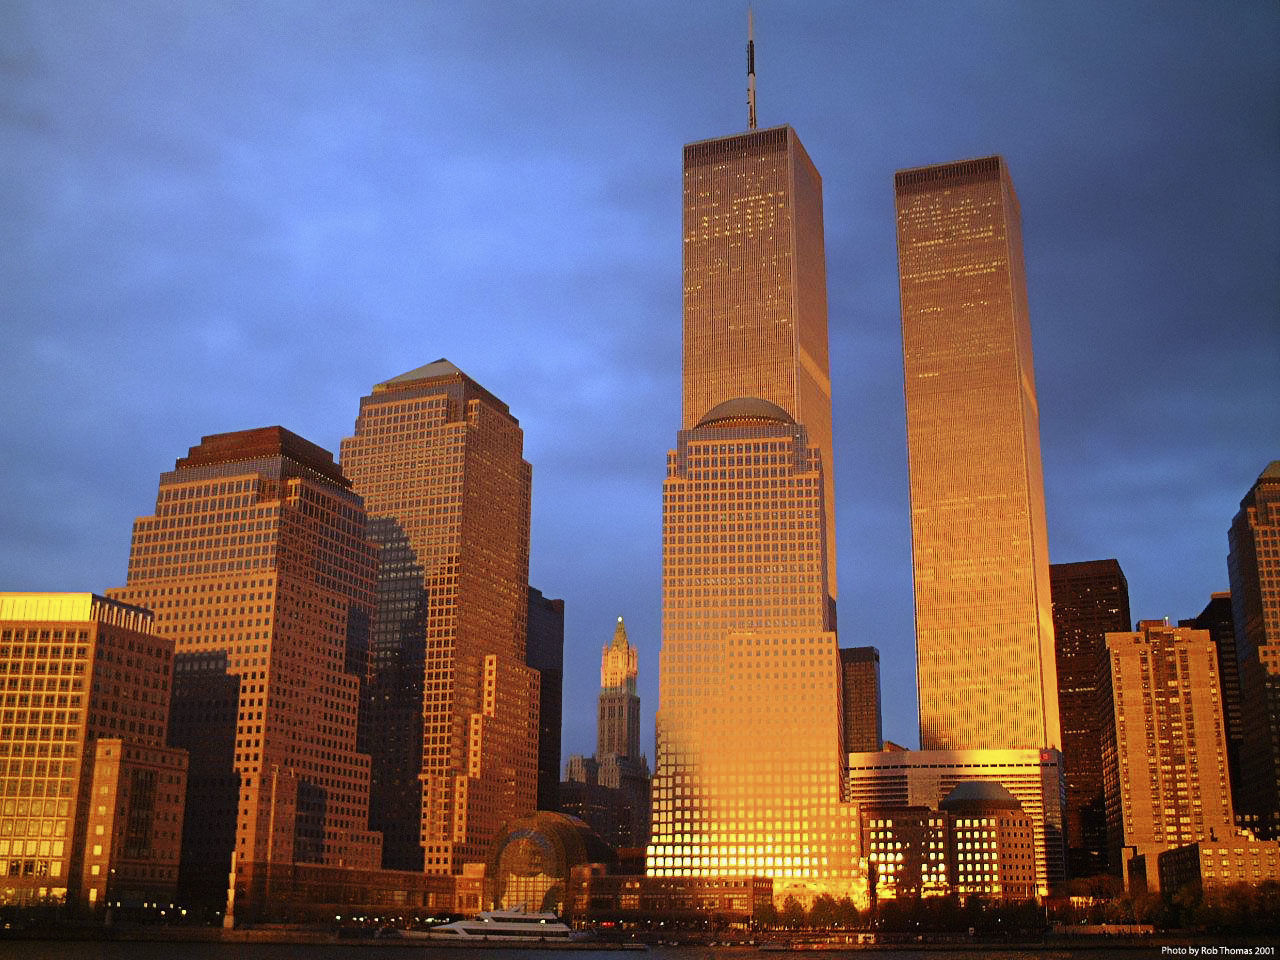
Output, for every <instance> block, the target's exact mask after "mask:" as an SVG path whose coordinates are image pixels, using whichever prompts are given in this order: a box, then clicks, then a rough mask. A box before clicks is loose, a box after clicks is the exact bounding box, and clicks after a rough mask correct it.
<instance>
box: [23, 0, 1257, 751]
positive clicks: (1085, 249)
mask: <svg viewBox="0 0 1280 960" xmlns="http://www.w3.org/2000/svg"><path fill="white" fill-rule="evenodd" d="M354 10H355V8H341V7H340V8H336V9H335V10H334V11H328V12H325V13H323V14H319V15H315V16H308V17H306V18H303V17H302V15H301V14H300V13H298V12H295V11H291V9H290V8H289V7H288V6H277V7H271V8H265V9H262V10H260V11H257V12H255V13H253V14H249V15H244V14H230V13H228V14H223V15H216V14H213V13H204V14H202V13H199V12H190V11H189V12H187V13H186V14H184V16H186V17H188V18H189V22H184V21H182V20H181V19H176V17H177V15H166V16H162V15H161V14H160V13H159V12H158V11H157V9H155V8H152V7H150V6H148V5H139V7H138V8H137V9H136V10H134V11H133V13H132V15H130V14H128V13H120V12H118V10H117V8H108V7H106V6H103V7H101V8H93V7H86V8H85V10H84V11H83V12H81V14H80V15H79V16H77V18H76V19H75V21H74V22H70V21H63V20H61V19H60V14H59V11H57V10H56V9H43V8H41V7H39V6H37V5H23V4H15V5H13V6H11V7H8V8H6V10H5V11H4V12H3V13H0V25H3V27H4V29H0V51H3V53H4V54H5V58H6V62H7V63H8V64H9V65H10V66H9V69H10V70H11V71H13V80H12V81H11V84H10V86H11V89H12V90H14V91H16V93H15V94H14V105H13V106H11V107H10V108H9V109H8V111H7V112H6V114H5V117H6V119H5V120H4V121H3V122H4V123H5V130H6V137H5V138H4V141H3V142H4V144H5V145H4V146H3V147H2V148H0V169H2V170H4V172H5V174H6V178H7V182H9V183H10V184H12V185H13V188H12V189H11V190H10V191H7V192H6V195H5V196H4V197H3V198H0V213H3V216H0V224H3V226H0V231H2V232H0V237H3V238H4V240H5V242H6V245H7V248H8V249H10V250H11V251H14V254H13V255H12V256H11V257H10V258H7V260H6V262H5V263H4V264H0V290H2V291H4V292H3V293H0V315H2V316H4V317H5V321H4V328H3V329H4V331H5V335H6V339H7V341H8V343H9V346H10V349H9V350H8V351H7V352H6V357H5V359H4V360H3V361H0V364H2V365H0V371H3V374H4V376H5V381H6V383H7V384H8V386H9V389H8V390H7V391H6V393H5V398H6V403H5V407H4V412H5V414H6V415H5V417H4V418H3V419H4V422H5V426H4V432H3V433H0V446H2V447H3V449H5V450H6V451H7V452H8V456H7V462H8V467H7V469H6V472H5V477H4V479H3V484H4V485H3V487H0V491H3V494H4V499H5V503H6V512H5V514H4V518H5V519H4V522H3V524H0V527H2V528H3V535H4V541H3V543H4V548H5V549H4V550H3V551H2V553H3V555H4V557H5V560H4V564H5V566H4V567H3V568H0V575H2V577H0V585H3V587H4V588H5V589H10V590H70V591H96V592H102V591H104V590H105V589H107V588H109V587H111V586H114V585H116V584H119V583H122V582H123V580H124V573H125V560H126V558H127V555H128V546H129V534H128V531H129V529H130V525H131V523H132V520H133V518H134V517H135V516H138V515H141V514H144V513H146V512H147V511H148V509H149V503H150V502H151V499H152V496H153V492H154V483H155V476H156V475H157V474H158V473H159V472H161V471H162V470H165V469H168V467H169V465H170V464H171V463H172V457H173V451H175V450H178V449H185V448H186V447H187V446H189V445H190V443H191V442H192V440H193V439H194V438H196V437H200V436H204V435H209V434H215V433H222V432H228V431H236V430H242V429H246V428H250V427H257V426H259V425H261V424H265V423H279V424H282V425H283V426H285V427H287V428H288V429H290V430H293V431H295V432H297V433H299V434H301V435H302V436H305V437H308V438H309V439H311V440H314V441H315V442H317V443H319V444H321V445H322V446H324V447H325V448H326V449H328V450H330V451H332V452H333V453H335V454H336V453H337V450H338V443H339V440H340V439H341V438H342V437H344V436H348V435H349V434H350V432H351V427H352V420H353V416H352V410H353V405H354V403H355V402H356V401H357V400H358V398H359V397H360V396H362V395H363V394H364V392H365V391H366V389H367V385H368V384H369V383H375V382H381V381H383V380H386V379H387V378H388V377H391V376H394V375H395V374H397V373H399V372H400V371H402V370H406V369H410V368H413V367H416V366H419V365H421V364H424V363H427V362H429V361H431V360H432V359H433V358H435V357H439V356H448V357H449V358H450V359H452V360H454V361H455V362H457V363H458V364H459V365H460V366H461V367H462V368H463V369H465V370H467V371H468V373H470V374H471V375H473V376H474V377H476V379H477V380H478V381H479V382H481V383H483V384H485V386H486V387H487V388H488V389H490V390H492V391H493V392H494V393H495V394H497V395H499V396H501V397H502V398H503V400H504V401H505V402H506V403H508V404H509V406H510V408H511V412H512V415H513V416H515V417H516V418H517V419H518V420H519V421H520V423H521V426H522V428H523V430H524V433H525V436H526V443H527V445H526V451H525V456H526V459H527V460H528V461H529V462H530V463H531V464H532V466H533V478H534V479H533V489H534V492H533V501H534V507H533V510H534V519H533V543H532V556H531V575H530V579H531V580H532V582H533V583H534V585H536V586H538V587H539V588H541V589H542V590H543V591H544V592H545V593H546V595H547V596H553V597H563V598H564V599H565V605H566V655H567V657H566V659H567V660H568V661H569V662H570V663H579V662H587V663H592V664H593V663H594V653H592V654H591V656H590V657H587V656H586V654H587V653H588V652H591V651H595V650H596V649H597V648H598V643H599V637H600V636H601V634H602V633H603V632H605V631H606V630H608V629H609V627H610V625H611V624H612V623H613V622H614V621H615V619H616V617H617V616H618V615H619V614H621V615H623V616H624V617H625V618H626V620H627V623H628V625H629V627H630V633H631V637H632V640H633V642H635V644H636V646H637V647H638V649H639V652H640V676H641V684H642V687H641V690H640V695H641V700H642V704H643V710H644V713H643V721H642V729H643V732H644V739H643V742H642V750H643V751H645V752H649V753H650V755H652V753H651V751H652V730H653V711H654V708H655V707H656V705H657V700H658V698H657V683H656V680H657V676H658V669H657V651H658V646H659V627H658V624H659V610H660V544H661V541H660V532H659V523H660V492H659V491H660V487H661V474H662V460H661V452H662V451H665V450H666V449H667V448H668V447H669V445H670V429H671V424H672V423H674V422H677V420H678V416H679V399H678V398H679V376H680V360H679V358H680V333H679V330H680V323H679V316H680V281H679V277H680V269H679V253H678V252H677V251H678V244H677V243H675V242H674V240H675V238H677V237H678V236H679V230H680V221H679V191H678V184H679V178H680V155H679V150H680V145H681V144H683V143H687V142H689V141H691V140H697V139H701V138H704V137H714V136H721V135H729V134H733V133H736V132H741V131H742V130H743V129H745V127H746V107H745V77H744V76H743V74H742V70H741V63H742V61H741V51H742V44H743V41H744V39H745V38H744V36H743V29H742V23H741V20H742V17H741V10H740V8H739V7H738V6H736V5H731V4H725V5H722V6H721V5H717V6H715V7H713V8H710V9H707V10H698V11H688V10H682V12H681V14H680V16H664V14H663V11H662V9H660V8H655V9H654V10H653V11H648V10H647V11H645V14H646V16H647V17H648V19H642V18H640V17H638V16H637V15H636V12H635V11H634V10H631V9H628V8H624V7H621V6H619V7H617V8H613V9H610V8H601V9H599V10H592V11H591V12H590V13H586V12H584V11H583V10H582V9H581V8H580V7H577V6H572V5H551V4H548V5H540V6H539V7H538V9H537V10H536V11H533V10H532V9H529V10H520V9H517V10H511V9H510V8H509V7H507V6H506V5H503V6H501V7H499V5H497V4H493V5H490V6H481V7H479V8H478V9H476V8H468V9H467V10H466V11H463V10H462V9H461V8H459V9H457V10H441V11H433V12H432V14H431V22H430V23H429V24H428V23H426V22H425V20H426V17H425V14H421V13H419V12H417V11H413V10H411V9H409V8H405V9H403V10H389V11H387V13H386V15H385V19H383V20H380V21H378V22H376V23H370V22H367V21H365V20H363V19H360V18H359V17H357V16H355V15H354ZM973 12H974V11H973V9H969V8H963V7H957V8H956V9H955V10H937V9H933V8H931V7H927V6H925V5H904V6H902V7H900V8H899V7H896V6H895V7H894V8H892V9H889V8H883V9H859V10H853V11H846V10H844V9H843V8H842V7H837V6H835V5H821V4H815V5H812V6H809V7H805V8H803V9H799V10H786V11H784V10H782V9H781V8H776V9H775V8H773V7H765V8H764V9H762V10H758V11H757V23H756V27H757V29H756V39H757V44H756V49H757V73H758V77H759V88H760V98H759V99H760V104H759V108H760V123H761V126H762V127H768V126H772V125H775V124H778V123H784V122H785V123H790V124H791V125H793V126H794V128H795V129H796V131H797V132H798V133H799V134H800V135H801V136H802V137H803V138H804V141H805V144H806V147H807V148H808V150H809V152H810V153H811V155H812V156H813V158H814V162H815V163H816V165H817V166H818V167H819V168H820V169H821V170H822V171H823V175H824V195H825V203H826V211H825V212H826V234H827V282H828V294H829V315H830V329H831V358H832V360H831V369H832V372H833V377H832V379H833V387H832V394H833V398H832V399H833V403H834V406H835V412H834V433H835V445H834V446H835V461H836V462H835V473H836V474H838V476H839V478H840V482H839V485H838V488H837V497H838V499H837V504H836V508H837V509H836V512H837V528H836V532H837V545H838V552H839V554H840V557H841V563H840V575H841V587H842V589H841V590H840V595H841V597H842V602H841V617H840V625H841V627H842V630H841V634H840V641H841V643H842V644H843V645H845V646H851V645H875V646H877V647H878V648H880V650H881V656H882V676H883V681H884V688H885V693H886V696H885V703H886V707H887V708H888V711H887V712H886V716H885V723H884V730H885V736H886V737H888V738H890V739H894V740H897V741H899V742H906V743H913V742H914V740H915V735H916V725H915V710H916V707H915V697H914V688H915V683H914V660H915V649H914V644H913V636H912V625H911V624H912V609H911V563H910V524H909V515H908V513H907V485H906V454H905V421H904V416H903V412H902V385H901V352H900V351H901V345H900V341H899V339H898V335H899V334H898V303H897V283H896V263H895V257H894V253H895V251H894V242H893V201H892V176H893V172H894V171H895V170H898V169H904V168H907V167H911V166H917V165H921V164H927V163H938V162H949V161H953V160H959V159H964V158H968V157H977V156H983V155H986V154H989V153H993V152H999V153H1001V154H1003V155H1004V156H1005V157H1006V159H1007V160H1008V161H1009V164H1010V166H1011V169H1012V170H1013V172H1014V176H1015V178H1016V181H1017V184H1018V192H1019V197H1020V200H1021V203H1022V207H1023V228H1024V239H1025V243H1026V248H1027V249H1026V255H1027V274H1028V285H1029V292H1030V300H1031V315H1032V318H1033V327H1034V332H1033V336H1034V338H1035V355H1036V378H1037V386H1038V393H1039V399H1040V408H1041V429H1042V447H1043V451H1044V461H1045V463H1044V466H1045V478H1046V502H1047V508H1048V519H1049V549H1050V559H1051V561H1053V562H1064V561H1078V560H1091V559H1099V558H1103V557H1116V558H1118V559H1119V560H1120V562H1121V564H1122V565H1123V566H1124V568H1125V571H1126V574H1127V575H1128V577H1129V580H1130V586H1131V596H1132V598H1133V604H1132V606H1133V615H1134V617H1141V618H1150V617H1163V616H1169V617H1170V618H1171V619H1175V620H1176V618H1178V617H1190V616H1194V615H1195V614H1196V612H1197V611H1199V610H1200V609H1201V608H1202V607H1203V606H1204V604H1205V603H1206V602H1207V600H1208V599H1209V594H1210V593H1212V592H1213V591H1218V590H1222V589H1225V588H1226V586H1227V571H1226V553H1227V546H1226V530H1227V527H1228V525H1229V524H1230V521H1231V517H1232V516H1234V514H1235V512H1236V510H1237V509H1238V504H1239V500H1240V497H1241V495H1242V492H1243V491H1244V490H1246V489H1248V487H1249V486H1250V485H1251V484H1252V482H1253V481H1254V479H1255V478H1256V477H1257V476H1258V474H1259V473H1260V472H1261V471H1262V469H1263V468H1264V467H1265V466H1266V464H1267V463H1268V462H1269V461H1270V460H1272V459H1274V458H1275V455H1276V450H1275V440H1276V430H1275V428H1274V417H1272V418H1270V419H1269V418H1268V412H1269V411H1274V409H1275V399H1274V398H1275V396H1277V394H1280V379H1278V378H1280V374H1278V373H1277V372H1276V370H1275V367H1274V356H1275V355H1276V352H1277V350H1276V349H1275V348H1276V347H1280V333H1277V330H1276V325H1275V316H1276V312H1277V306H1278V304H1280V295H1278V291H1280V273H1278V269H1280V268H1278V267H1277V259H1280V258H1277V257H1276V256H1275V252H1276V247H1277V233H1278V230H1277V223H1278V222H1280V221H1278V217H1277V209H1278V204H1277V196H1276V192H1275V186H1274V185H1275V183H1276V182H1280V176H1278V174H1280V160H1278V159H1277V156H1276V151H1275V148H1274V138H1273V135H1272V129H1273V128H1272V125H1271V123H1270V121H1269V118H1270V117H1273V116H1274V115H1275V114H1276V108H1277V95H1276V93H1275V91H1276V89H1277V84H1276V82H1275V79H1276V76H1277V57H1278V55H1277V52H1276V50H1275V49H1274V45H1273V44H1269V43H1268V42H1267V41H1268V38H1269V37H1272V36H1274V35H1275V30H1276V26H1277V11H1276V10H1275V9H1274V6H1273V5H1268V4H1262V3H1258V4H1241V5H1238V6H1235V7H1233V8H1232V9H1230V10H1226V11H1210V10H1204V9H1201V8H1199V7H1196V6H1194V5H1186V6H1180V7H1177V8H1173V9H1171V12H1169V13H1168V14H1167V18H1168V19H1167V20H1163V21H1160V22H1155V23H1153V22H1149V21H1148V20H1147V19H1146V17H1147V16H1148V13H1147V11H1146V10H1145V8H1143V9H1140V8H1139V7H1138V6H1137V5H1126V6H1124V7H1123V8H1121V9H1119V10H1115V9H1112V8H1109V7H1103V6H1101V5H1099V6H1096V7H1093V8H1091V13H1092V16H1085V17H1081V16H1080V15H1079V13H1078V12H1077V11H1068V10H1053V11H1050V10H1036V11H1031V10H1024V9H1018V8H1017V7H1015V6H1009V7H1000V6H991V7H983V8H982V9H981V10H980V11H978V14H979V15H977V16H973V15H972V14H973ZM242 16H246V19H240V17H242ZM419 17H422V18H423V19H421V20H420V19H418V18H419ZM1175 23H1176V26H1175ZM298 24H305V30H303V31H302V35H301V37H300V39H298V40H286V39H285V37H286V36H288V35H291V33H293V32H294V31H295V30H296V29H297V26H298ZM933 34H936V36H937V37H938V38H941V39H936V40H935V39H934V38H933ZM197 36H199V37H201V38H202V39H200V40H196V39H195V38H196V37H197ZM245 37H253V38H255V39H254V41H253V42H250V43H243V42H242V41H243V39H244V38H245ZM962 39H969V40H971V41H972V44H970V45H969V46H968V47H967V48H966V45H965V44H964V43H963V42H961V41H962ZM535 41H536V42H535ZM962 51H963V52H962ZM548 63H560V64H563V67H557V72H555V73H553V74H550V75H547V74H541V73H540V72H539V70H540V69H542V68H545V66H546V64H548ZM371 64H376V65H377V66H376V69H372V70H371V69H370V65H371ZM659 67H660V68H661V69H659ZM576 70H581V71H583V72H584V73H583V79H581V80H579V79H578V74H576V73H575V72H574V71H576ZM948 71H949V72H948ZM530 78H534V79H535V82H533V83H532V84H531V83H529V80H530ZM584 89H585V90H587V91H589V94H590V95H589V96H588V95H587V94H584V92H583V90H584ZM549 132H550V133H554V134H555V136H546V134H547V133H549ZM539 134H542V135H543V136H542V137H541V138H539V136H538V135H539ZM531 144H532V146H531ZM508 218H510V219H508ZM495 343H502V344H503V349H495V347H494V344H495ZM103 357H108V358H110V362H109V363H104V362H103V360H102V358H103ZM192 384H198V385H199V387H198V389H193V388H192ZM1169 556H1174V557H1178V558H1179V559H1180V560H1181V563H1180V564H1178V565H1177V569H1174V570H1171V569H1170V566H1169V564H1168V563H1167V562H1165V559H1164V558H1166V557H1169ZM596 692H597V690H596V677H595V671H594V669H591V668H588V669H582V670H576V671H575V670H571V671H570V673H569V675H567V676H566V677H565V698H566V700H565V703H566V706H565V730H564V744H565V751H564V752H565V755H568V754H569V753H573V752H582V753H586V752H589V748H590V744H591V743H592V742H593V739H594V718H595V710H594V702H595V695H596Z"/></svg>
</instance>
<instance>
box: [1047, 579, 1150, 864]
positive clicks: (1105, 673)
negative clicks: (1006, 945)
mask: <svg viewBox="0 0 1280 960" xmlns="http://www.w3.org/2000/svg"><path fill="white" fill-rule="evenodd" d="M1049 583H1050V586H1051V592H1052V594H1053V636H1054V646H1055V647H1056V650H1057V666H1058V712H1059V715H1060V717H1061V720H1062V756H1063V760H1064V761H1065V766H1066V777H1067V844H1068V847H1067V868H1068V870H1069V872H1070V873H1071V875H1072V876H1073V877H1085V876H1093V875H1095V874H1098V873H1102V872H1104V871H1105V870H1107V869H1108V866H1107V850H1108V846H1107V809H1106V797H1105V793H1104V791H1103V776H1102V744H1103V742H1104V740H1105V736H1104V733H1103V731H1104V730H1106V729H1108V728H1109V727H1111V726H1112V725H1113V724H1114V723H1115V719H1114V716H1113V714H1112V711H1111V659H1110V657H1109V656H1108V655H1107V634H1108V633H1124V632H1125V631H1127V630H1128V629H1129V628H1130V626H1131V625H1132V623H1133V621H1132V620H1130V619H1129V582H1128V581H1127V580H1126V579H1125V576H1124V571H1123V570H1121V569H1120V564H1119V563H1118V562H1117V561H1115V560H1086V561H1083V562H1081V563H1055V564H1051V565H1050V567H1049ZM1112 733H1113V734H1114V731H1112Z"/></svg>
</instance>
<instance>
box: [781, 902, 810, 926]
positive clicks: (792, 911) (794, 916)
mask: <svg viewBox="0 0 1280 960" xmlns="http://www.w3.org/2000/svg"><path fill="white" fill-rule="evenodd" d="M804 921H805V914H804V907H802V906H800V901H799V900H797V899H796V898H795V897H793V896H790V895H788V896H787V899H785V900H783V901H782V925H783V926H784V927H786V928H787V929H789V930H798V929H799V928H800V927H803V926H804Z"/></svg>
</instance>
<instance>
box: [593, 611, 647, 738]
mask: <svg viewBox="0 0 1280 960" xmlns="http://www.w3.org/2000/svg"><path fill="white" fill-rule="evenodd" d="M638 664H639V661H638V658H637V656H636V648H635V647H633V646H632V645H631V644H630V643H629V642H628V640H627V627H626V625H625V624H624V623H623V622H622V618H621V617H619V618H618V625H617V626H616V627H614V630H613V642H611V643H610V644H609V645H608V646H606V647H605V648H604V650H603V651H602V652H601V654H600V700H599V712H598V716H597V721H596V758H597V759H602V758H604V757H605V756H606V755H608V754H611V753H612V754H617V755H619V756H623V757H630V758H631V759H632V760H638V759H640V697H639V695H638V694H637V693H636V674H637V673H638V671H639V665H638Z"/></svg>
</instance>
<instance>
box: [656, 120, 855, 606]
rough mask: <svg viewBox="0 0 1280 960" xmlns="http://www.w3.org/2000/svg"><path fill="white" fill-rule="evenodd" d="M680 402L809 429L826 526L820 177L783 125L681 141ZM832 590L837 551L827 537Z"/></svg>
mask: <svg viewBox="0 0 1280 960" xmlns="http://www.w3.org/2000/svg"><path fill="white" fill-rule="evenodd" d="M683 229H684V405H683V416H682V420H681V427H682V429H684V430H691V429H693V428H694V427H695V426H697V424H698V423H699V422H700V421H701V420H702V418H703V417H704V416H706V414H707V412H708V411H709V410H711V408H712V407H715V406H716V405H717V404H721V403H724V402H726V401H728V400H734V399H737V398H739V397H759V398H760V399H762V400H767V401H769V402H770V403H774V404H777V405H778V406H779V407H781V408H782V409H783V410H785V411H786V412H787V413H788V414H790V415H791V417H792V418H793V419H794V420H795V421H796V422H797V423H800V424H803V425H804V427H805V429H806V430H807V431H808V435H809V442H810V443H812V444H813V446H814V447H816V448H817V449H818V451H819V452H820V454H821V456H822V470H823V481H822V482H823V485H824V486H823V494H824V497H823V501H824V502H823V510H824V516H825V518H826V528H827V530H828V531H834V530H835V493H834V491H835V473H834V470H833V460H832V439H831V376H830V372H829V369H828V361H827V262H826V248H825V245H824V240H823V232H822V177H821V176H819V174H818V171H817V168H816V167H814V165H813V162H812V161H811V160H810V159H809V155H808V154H807V153H806V152H805V149H804V146H803V145H802V144H801V143H800V138H799V137H797V136H796V133H795V131H794V130H792V129H791V128H790V127H789V126H781V127H773V128H771V129H767V130H754V129H753V130H751V131H749V132H747V133H743V134H739V135H737V136H732V137H722V138H720V139H716V140H703V141H701V142H698V143H690V144H687V145H686V146H685V148H684V228H683ZM826 563H827V589H828V590H829V591H830V595H831V597H832V598H834V597H835V596H836V592H837V585H836V547H835V539H834V536H830V537H829V538H828V543H827V560H826Z"/></svg>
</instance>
